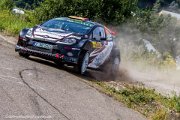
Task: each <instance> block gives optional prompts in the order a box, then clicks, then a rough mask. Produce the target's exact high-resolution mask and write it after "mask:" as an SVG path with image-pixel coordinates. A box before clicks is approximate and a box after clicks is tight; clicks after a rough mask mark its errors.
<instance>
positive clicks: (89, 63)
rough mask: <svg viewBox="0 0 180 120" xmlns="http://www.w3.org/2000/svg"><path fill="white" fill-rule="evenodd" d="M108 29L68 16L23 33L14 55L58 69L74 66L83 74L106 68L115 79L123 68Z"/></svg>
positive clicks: (83, 19)
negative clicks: (38, 59) (33, 58)
mask: <svg viewBox="0 0 180 120" xmlns="http://www.w3.org/2000/svg"><path fill="white" fill-rule="evenodd" d="M113 39H114V35H113V32H111V31H110V30H109V29H108V28H107V27H105V26H103V25H101V24H99V23H96V22H92V21H90V20H89V19H88V18H82V17H76V16H69V17H60V18H55V19H51V20H48V21H46V22H44V23H42V24H40V25H36V26H35V27H33V28H25V29H23V30H22V31H21V32H20V34H19V38H18V42H17V45H16V48H15V51H16V52H18V53H19V55H20V56H22V57H26V58H27V57H29V56H30V55H32V56H36V57H41V58H44V59H48V60H52V61H54V62H55V63H57V64H58V65H64V64H66V65H71V66H74V68H75V70H76V71H77V72H78V73H80V74H84V73H85V72H86V71H87V68H92V69H98V70H99V69H101V68H104V67H105V66H107V64H108V65H109V64H110V65H111V67H110V68H107V69H108V70H109V71H111V72H112V75H114V74H115V73H116V72H117V70H118V66H119V64H120V50H119V49H118V48H117V47H116V44H115V42H114V40H113Z"/></svg>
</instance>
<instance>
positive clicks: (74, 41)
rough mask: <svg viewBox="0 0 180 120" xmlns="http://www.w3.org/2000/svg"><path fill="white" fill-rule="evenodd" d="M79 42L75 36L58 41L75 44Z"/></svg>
mask: <svg viewBox="0 0 180 120" xmlns="http://www.w3.org/2000/svg"><path fill="white" fill-rule="evenodd" d="M76 42H77V40H76V39H75V38H64V39H63V40H62V41H57V42H56V43H62V44H67V45H73V44H75V43H76Z"/></svg>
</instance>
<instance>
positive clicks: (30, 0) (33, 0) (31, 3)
mask: <svg viewBox="0 0 180 120" xmlns="http://www.w3.org/2000/svg"><path fill="white" fill-rule="evenodd" d="M13 1H14V3H15V5H16V6H17V7H19V8H24V9H33V8H35V7H37V6H38V5H39V4H40V3H41V2H42V1H43V0H13Z"/></svg>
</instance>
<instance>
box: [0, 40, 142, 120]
mask: <svg viewBox="0 0 180 120" xmlns="http://www.w3.org/2000/svg"><path fill="white" fill-rule="evenodd" d="M0 63H1V64H0V119H1V120H6V119H7V120H21V119H32V120H36V119H40V120H46V119H47V120H48V119H51V120H144V119H145V118H144V117H143V116H142V115H141V114H139V113H138V112H135V111H133V110H131V109H128V108H127V107H125V106H124V105H123V104H121V103H119V102H116V101H115V100H113V99H112V98H110V97H108V96H106V95H104V94H102V93H99V92H98V91H97V90H96V89H94V88H92V87H90V86H88V85H87V84H86V83H85V82H83V81H86V80H87V79H85V78H83V77H82V76H78V75H75V74H73V72H72V71H71V70H70V69H68V68H64V69H59V68H57V67H56V65H55V64H54V63H52V62H49V61H44V60H41V59H38V58H34V57H31V58H30V59H25V58H21V57H19V56H18V54H17V53H15V52H14V45H12V44H9V43H6V42H4V40H3V39H2V38H0Z"/></svg>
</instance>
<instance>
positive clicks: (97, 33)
mask: <svg viewBox="0 0 180 120" xmlns="http://www.w3.org/2000/svg"><path fill="white" fill-rule="evenodd" d="M103 38H106V34H105V30H104V28H102V27H97V28H96V29H94V31H93V39H95V40H101V39H103Z"/></svg>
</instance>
